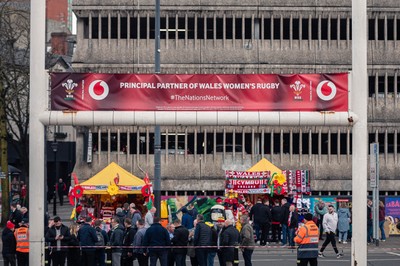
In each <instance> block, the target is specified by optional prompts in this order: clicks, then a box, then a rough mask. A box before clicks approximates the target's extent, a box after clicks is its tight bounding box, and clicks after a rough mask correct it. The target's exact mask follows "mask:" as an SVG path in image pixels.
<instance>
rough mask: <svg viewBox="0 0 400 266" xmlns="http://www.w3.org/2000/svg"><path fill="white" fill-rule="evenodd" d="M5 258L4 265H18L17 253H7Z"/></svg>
mask: <svg viewBox="0 0 400 266" xmlns="http://www.w3.org/2000/svg"><path fill="white" fill-rule="evenodd" d="M3 260H4V266H9V265H10V266H15V265H16V259H15V254H6V255H3Z"/></svg>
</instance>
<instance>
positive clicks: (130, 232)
mask: <svg viewBox="0 0 400 266" xmlns="http://www.w3.org/2000/svg"><path fill="white" fill-rule="evenodd" d="M124 225H125V231H124V240H123V241H122V245H123V246H124V247H125V248H123V249H122V257H121V265H122V266H132V265H133V260H134V257H133V247H132V243H133V238H134V237H135V235H136V232H137V229H136V227H134V226H133V225H132V219H131V218H125V221H124ZM128 246H131V247H132V248H126V247H128Z"/></svg>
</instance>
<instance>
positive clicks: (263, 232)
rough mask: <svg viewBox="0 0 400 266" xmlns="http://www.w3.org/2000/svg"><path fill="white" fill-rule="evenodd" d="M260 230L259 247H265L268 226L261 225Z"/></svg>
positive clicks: (266, 224)
mask: <svg viewBox="0 0 400 266" xmlns="http://www.w3.org/2000/svg"><path fill="white" fill-rule="evenodd" d="M260 228H261V240H260V244H261V245H265V244H267V242H268V236H269V228H270V224H269V223H262V224H260Z"/></svg>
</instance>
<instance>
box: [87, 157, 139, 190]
mask: <svg viewBox="0 0 400 266" xmlns="http://www.w3.org/2000/svg"><path fill="white" fill-rule="evenodd" d="M112 184H116V185H117V186H118V188H119V191H118V194H141V193H142V192H141V189H142V187H143V186H144V185H145V183H144V181H143V180H142V179H140V178H139V177H137V176H135V175H133V174H131V173H129V172H128V171H126V170H125V169H124V168H122V167H121V166H119V165H118V164H116V163H114V162H112V163H110V164H109V165H108V166H107V167H106V168H104V169H103V170H101V171H100V172H98V173H97V174H96V175H94V176H93V177H92V178H90V179H89V180H87V181H85V182H82V183H81V184H80V185H81V186H82V188H83V189H84V191H83V194H109V193H108V192H107V188H108V186H110V185H112Z"/></svg>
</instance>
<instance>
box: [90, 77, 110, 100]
mask: <svg viewBox="0 0 400 266" xmlns="http://www.w3.org/2000/svg"><path fill="white" fill-rule="evenodd" d="M109 92H110V88H109V87H108V84H107V83H106V82H105V81H103V80H100V79H98V80H95V81H92V82H91V83H90V85H89V95H90V97H92V98H93V99H94V100H97V101H101V100H104V99H105V98H106V97H107V96H108V93H109Z"/></svg>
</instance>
